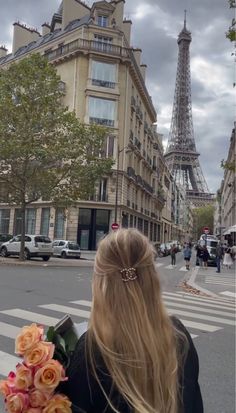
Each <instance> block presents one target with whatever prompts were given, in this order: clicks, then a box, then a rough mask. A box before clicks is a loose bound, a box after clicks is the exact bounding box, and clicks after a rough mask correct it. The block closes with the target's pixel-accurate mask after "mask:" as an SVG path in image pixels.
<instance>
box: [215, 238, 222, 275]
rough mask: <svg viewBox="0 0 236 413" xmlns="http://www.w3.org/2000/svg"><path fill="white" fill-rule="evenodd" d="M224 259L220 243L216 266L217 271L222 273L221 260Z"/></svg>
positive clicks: (217, 250) (217, 248) (217, 249)
mask: <svg viewBox="0 0 236 413" xmlns="http://www.w3.org/2000/svg"><path fill="white" fill-rule="evenodd" d="M222 257H223V248H222V246H221V244H220V243H218V244H217V247H216V265H217V271H216V272H220V265H221V260H222Z"/></svg>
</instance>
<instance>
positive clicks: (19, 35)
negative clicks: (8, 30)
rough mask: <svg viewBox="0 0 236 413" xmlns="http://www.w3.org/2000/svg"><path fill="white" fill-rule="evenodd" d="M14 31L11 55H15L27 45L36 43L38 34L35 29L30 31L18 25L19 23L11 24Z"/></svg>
mask: <svg viewBox="0 0 236 413" xmlns="http://www.w3.org/2000/svg"><path fill="white" fill-rule="evenodd" d="M13 26H14V31H13V45H12V53H13V54H14V53H16V51H17V50H18V49H19V48H20V47H22V46H27V45H28V44H29V43H31V42H33V41H36V40H37V39H38V38H39V37H40V34H39V32H37V30H35V29H30V28H29V27H27V26H25V25H23V24H20V23H19V22H16V23H13Z"/></svg>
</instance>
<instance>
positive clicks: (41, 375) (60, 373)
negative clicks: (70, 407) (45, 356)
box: [34, 360, 66, 393]
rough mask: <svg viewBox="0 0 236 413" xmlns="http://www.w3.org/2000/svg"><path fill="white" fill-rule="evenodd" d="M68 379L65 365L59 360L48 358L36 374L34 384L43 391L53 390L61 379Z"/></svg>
mask: <svg viewBox="0 0 236 413" xmlns="http://www.w3.org/2000/svg"><path fill="white" fill-rule="evenodd" d="M64 380H66V377H65V371H64V368H63V366H62V365H61V364H60V363H59V362H58V361H57V360H48V361H46V363H45V364H44V365H43V366H42V367H40V368H39V369H38V370H37V371H36V373H35V376H34V386H35V387H36V389H38V390H41V391H43V392H50V393H51V392H53V390H54V389H55V388H56V387H57V386H58V384H59V383H60V381H64Z"/></svg>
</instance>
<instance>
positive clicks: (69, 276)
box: [0, 253, 235, 413]
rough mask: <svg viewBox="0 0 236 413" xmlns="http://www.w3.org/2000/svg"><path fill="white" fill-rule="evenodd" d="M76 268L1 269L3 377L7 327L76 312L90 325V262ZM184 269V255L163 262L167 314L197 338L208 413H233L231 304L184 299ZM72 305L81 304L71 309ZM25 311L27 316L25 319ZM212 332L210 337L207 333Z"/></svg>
mask: <svg viewBox="0 0 236 413" xmlns="http://www.w3.org/2000/svg"><path fill="white" fill-rule="evenodd" d="M59 261H60V260H59ZM71 264H72V262H70V261H68V262H67V264H66V265H67V266H64V267H60V266H58V267H45V266H39V267H37V266H29V265H27V266H18V265H14V266H12V265H6V266H5V265H1V267H0V374H2V373H1V364H2V363H3V353H4V352H7V353H8V354H10V355H13V352H14V340H13V339H10V338H9V336H8V334H7V333H5V332H4V331H5V330H4V328H6V331H7V325H10V326H15V327H21V326H23V325H25V324H29V323H30V320H28V321H26V320H27V317H28V316H29V317H33V318H34V317H35V314H36V315H37V314H38V316H39V317H42V319H43V318H44V317H45V319H46V317H52V318H53V319H56V318H57V319H58V318H61V317H62V315H63V312H64V313H65V312H70V313H71V311H72V312H74V319H75V321H76V322H80V321H84V320H85V318H86V316H83V315H81V314H82V313H83V311H84V314H87V312H89V307H86V306H84V304H83V302H84V300H87V301H90V300H91V279H92V264H91V263H88V262H86V261H85V262H84V264H83V263H82V262H80V266H78V267H75V266H71ZM183 266H184V262H183V258H182V254H181V253H179V254H177V265H176V267H175V268H171V266H170V257H166V258H160V259H158V261H157V270H158V272H159V275H160V278H161V283H162V290H163V295H164V300H165V301H166V305H167V308H168V309H170V310H171V311H172V312H173V313H176V315H177V316H179V318H181V319H185V320H187V321H186V322H187V323H190V325H191V326H190V328H189V331H190V332H191V333H192V334H194V338H193V340H194V344H195V346H196V348H197V351H198V354H199V359H200V385H201V389H202V394H203V398H204V405H205V412H206V413H233V412H234V411H235V397H234V388H235V374H234V366H235V356H234V355H235V340H234V331H235V330H234V326H233V312H234V311H233V307H232V304H230V303H229V302H228V301H225V303H224V302H223V301H220V302H219V301H218V302H217V300H216V301H214V300H211V299H210V298H204V297H202V298H199V297H197V298H196V297H191V296H190V297H189V296H188V295H186V294H185V293H184V292H182V293H181V291H182V290H181V288H179V287H178V286H179V285H180V284H181V282H182V281H183V280H184V279H186V277H187V273H186V272H185V271H184V267H183ZM81 300H83V301H81ZM72 301H80V303H77V304H75V303H71V302H72ZM87 305H88V304H87ZM42 306H44V307H42ZM61 306H63V307H61ZM78 307H79V309H78ZM82 307H83V309H82V311H81V308H82ZM224 307H225V308H224ZM65 310H67V311H65ZM12 311H13V312H12ZM23 311H27V313H24V314H23ZM181 312H183V313H184V314H181ZM221 313H222V314H221ZM25 314H26V315H25ZM217 314H218V315H217ZM220 314H221V315H220ZM43 320H44V319H43ZM31 321H33V319H32V320H31ZM46 321H47V319H46ZM49 321H51V319H50V320H49ZM1 323H2V324H1ZM194 323H199V325H198V327H197V328H196V327H195V328H192V326H193V325H194ZM207 326H208V327H209V330H211V331H208V327H207ZM1 358H2V362H1ZM9 360H10V359H9ZM3 364H4V363H3ZM3 411H4V409H3V405H2V404H0V412H3ZM186 413H191V412H186Z"/></svg>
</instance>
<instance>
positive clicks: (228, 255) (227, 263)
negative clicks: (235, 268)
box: [223, 248, 233, 269]
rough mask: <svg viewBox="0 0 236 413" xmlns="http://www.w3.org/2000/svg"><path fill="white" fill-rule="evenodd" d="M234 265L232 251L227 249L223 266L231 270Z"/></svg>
mask: <svg viewBox="0 0 236 413" xmlns="http://www.w3.org/2000/svg"><path fill="white" fill-rule="evenodd" d="M232 265H233V260H232V257H231V249H230V248H227V250H226V251H225V254H224V259H223V266H224V267H227V268H228V269H229V268H231V266H232Z"/></svg>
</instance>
